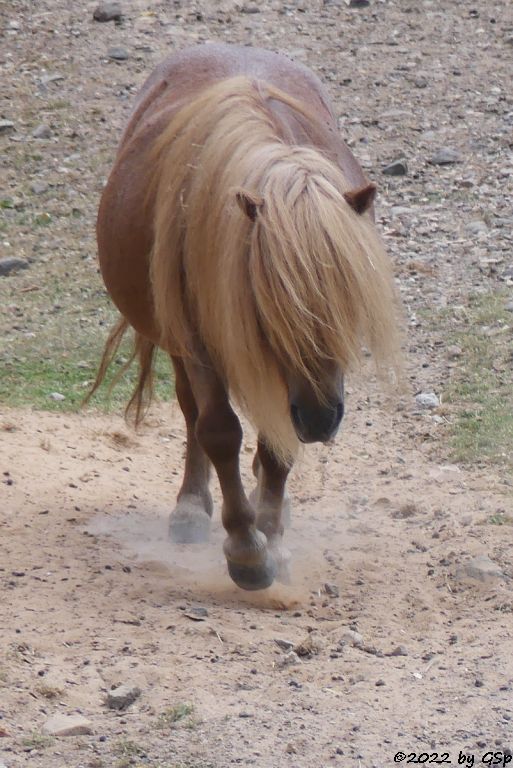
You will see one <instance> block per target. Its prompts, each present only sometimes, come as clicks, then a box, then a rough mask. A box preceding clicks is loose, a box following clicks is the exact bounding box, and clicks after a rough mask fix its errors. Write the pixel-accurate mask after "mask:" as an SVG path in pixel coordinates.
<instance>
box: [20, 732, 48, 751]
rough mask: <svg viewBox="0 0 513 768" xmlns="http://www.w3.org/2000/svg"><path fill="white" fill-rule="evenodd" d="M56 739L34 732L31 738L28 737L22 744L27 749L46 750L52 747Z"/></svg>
mask: <svg viewBox="0 0 513 768" xmlns="http://www.w3.org/2000/svg"><path fill="white" fill-rule="evenodd" d="M54 741H55V739H54V737H53V736H47V735H46V734H44V733H38V732H37V731H34V733H31V734H30V736H26V737H25V738H24V739H22V741H21V743H22V745H23V746H24V747H25V749H46V748H47V747H51V746H52V744H53V743H54Z"/></svg>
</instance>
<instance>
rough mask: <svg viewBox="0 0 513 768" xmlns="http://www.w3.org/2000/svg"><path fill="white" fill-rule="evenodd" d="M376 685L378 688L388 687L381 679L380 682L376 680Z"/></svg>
mask: <svg viewBox="0 0 513 768" xmlns="http://www.w3.org/2000/svg"><path fill="white" fill-rule="evenodd" d="M375 685H377V686H381V685H386V683H385V681H384V680H381V679H380V680H376V682H375Z"/></svg>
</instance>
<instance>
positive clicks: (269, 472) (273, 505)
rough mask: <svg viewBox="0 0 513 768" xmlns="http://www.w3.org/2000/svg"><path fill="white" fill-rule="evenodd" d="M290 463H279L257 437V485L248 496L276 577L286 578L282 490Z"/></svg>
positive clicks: (286, 505)
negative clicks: (273, 563) (265, 539)
mask: <svg viewBox="0 0 513 768" xmlns="http://www.w3.org/2000/svg"><path fill="white" fill-rule="evenodd" d="M290 469H291V465H286V464H283V463H282V462H281V461H279V460H278V459H277V458H276V456H275V455H274V453H273V452H272V451H271V450H270V449H269V448H268V447H267V445H266V444H265V442H264V441H263V440H262V439H261V438H260V437H259V440H258V446H257V451H256V453H255V458H254V461H253V474H254V475H255V478H256V480H257V486H256V488H255V490H254V491H253V492H252V493H251V495H250V499H251V502H252V504H253V506H254V507H255V509H256V511H257V520H256V524H257V528H258V530H259V531H262V533H265V535H266V537H267V540H268V542H269V547H270V549H271V551H272V553H273V556H274V559H275V560H276V563H277V566H278V576H277V577H278V579H279V580H280V581H285V582H288V581H289V567H288V566H289V561H290V552H289V551H288V550H287V549H285V548H284V546H283V544H282V539H283V529H284V526H286V525H288V524H289V523H290V501H289V498H288V495H287V493H286V490H285V485H286V482H287V477H288V474H289V472H290Z"/></svg>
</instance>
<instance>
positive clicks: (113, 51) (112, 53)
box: [107, 46, 130, 61]
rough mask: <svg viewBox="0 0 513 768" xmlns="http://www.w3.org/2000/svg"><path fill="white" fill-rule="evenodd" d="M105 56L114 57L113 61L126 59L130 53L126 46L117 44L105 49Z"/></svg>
mask: <svg viewBox="0 0 513 768" xmlns="http://www.w3.org/2000/svg"><path fill="white" fill-rule="evenodd" d="M107 56H108V57H109V59H114V61H125V60H126V59H128V58H130V54H129V53H128V51H127V50H126V48H119V47H118V46H113V47H112V48H109V50H108V51H107Z"/></svg>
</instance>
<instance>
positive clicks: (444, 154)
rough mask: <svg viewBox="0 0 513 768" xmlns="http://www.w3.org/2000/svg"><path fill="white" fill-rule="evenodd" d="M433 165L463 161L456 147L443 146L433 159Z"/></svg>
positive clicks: (431, 161)
mask: <svg viewBox="0 0 513 768" xmlns="http://www.w3.org/2000/svg"><path fill="white" fill-rule="evenodd" d="M429 162H430V163H431V165H452V164H453V163H461V162H462V160H461V155H460V153H459V152H457V151H456V150H455V149H451V148H450V147H442V149H439V150H438V152H435V154H434V155H433V157H432V158H431V160H430V161H429Z"/></svg>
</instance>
